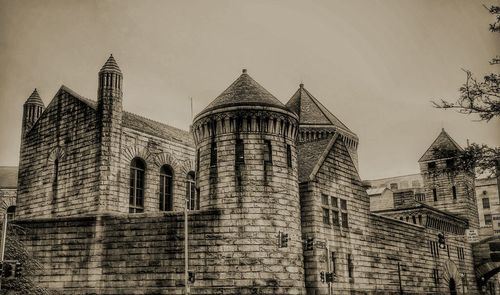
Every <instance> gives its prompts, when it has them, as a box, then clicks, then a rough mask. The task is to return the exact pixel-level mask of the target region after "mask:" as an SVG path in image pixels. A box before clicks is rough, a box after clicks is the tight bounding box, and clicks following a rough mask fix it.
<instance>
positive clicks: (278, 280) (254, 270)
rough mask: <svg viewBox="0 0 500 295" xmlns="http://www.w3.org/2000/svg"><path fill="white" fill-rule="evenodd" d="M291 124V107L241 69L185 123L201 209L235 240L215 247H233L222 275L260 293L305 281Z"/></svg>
mask: <svg viewBox="0 0 500 295" xmlns="http://www.w3.org/2000/svg"><path fill="white" fill-rule="evenodd" d="M297 130H298V117H297V115H296V114H294V113H293V112H291V111H290V110H288V109H287V108H286V106H285V105H283V104H282V103H281V102H280V101H279V100H278V99H276V98H275V97H274V96H273V95H272V94H270V93H269V92H268V91H267V90H265V89H264V88H263V87H262V86H260V85H259V84H258V83H257V82H255V80H253V79H252V78H251V77H250V76H249V75H248V74H247V73H246V70H243V73H242V74H241V76H240V77H239V78H238V79H237V80H236V81H235V82H234V83H233V84H231V86H229V88H227V89H226V90H225V91H224V92H223V93H222V94H221V95H219V96H218V97H217V98H216V99H215V100H214V101H213V102H212V103H210V104H209V105H208V107H207V108H205V109H204V110H203V111H202V112H201V113H200V114H198V115H197V116H196V117H195V119H194V122H193V126H192V131H193V134H194V138H195V143H196V148H197V181H198V182H197V183H198V188H199V193H200V203H201V209H214V210H219V211H220V212H221V213H220V214H221V217H220V219H221V220H220V223H221V224H220V228H226V229H227V230H228V231H229V233H227V235H228V236H230V238H231V240H233V241H234V245H236V246H235V247H224V246H214V247H215V248H217V249H214V251H216V252H217V253H221V255H226V254H227V255H233V257H235V259H230V260H227V261H225V262H224V263H226V264H227V269H228V270H229V272H228V273H227V274H226V276H228V277H229V278H231V277H234V279H238V280H248V282H245V283H243V282H242V284H241V285H245V286H252V285H253V286H255V287H256V288H258V289H259V292H260V293H259V294H270V293H273V292H278V293H279V294H291V293H290V292H292V290H293V292H292V293H294V294H295V293H296V292H299V293H301V292H302V291H303V288H304V286H303V285H302V282H303V275H304V274H303V258H302V257H303V256H302V238H301V231H300V201H299V191H298V181H297V153H296V137H297ZM226 252H227V253H226ZM250 264H251V265H252V267H247V266H248V265H250ZM271 269H272V271H271ZM255 278H260V280H258V281H255ZM277 288H278V289H277ZM277 290H278V291H277ZM298 290H299V291H298ZM242 292H243V291H242ZM273 294H275V293H273Z"/></svg>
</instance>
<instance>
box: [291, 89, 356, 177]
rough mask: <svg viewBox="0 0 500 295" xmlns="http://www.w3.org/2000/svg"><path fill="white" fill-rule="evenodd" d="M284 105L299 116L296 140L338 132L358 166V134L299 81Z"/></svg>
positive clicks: (307, 140)
mask: <svg viewBox="0 0 500 295" xmlns="http://www.w3.org/2000/svg"><path fill="white" fill-rule="evenodd" d="M286 106H287V107H288V108H289V109H290V110H292V111H293V112H294V113H295V114H297V115H298V116H299V133H298V141H299V142H300V143H304V142H312V141H318V140H322V139H325V138H328V137H331V136H333V134H338V135H339V137H340V139H342V141H343V142H344V143H345V146H346V147H347V150H348V151H349V154H350V156H351V158H352V159H353V161H354V165H356V168H357V167H358V143H359V139H358V136H357V135H356V134H355V133H354V132H352V131H351V130H350V129H349V128H348V127H347V126H346V125H345V124H344V123H342V121H340V120H339V119H338V118H337V117H336V116H335V115H333V114H332V113H331V112H330V111H329V110H328V109H327V108H326V107H325V106H324V105H323V104H322V103H321V102H320V101H319V100H318V99H316V98H315V97H314V96H313V95H312V94H311V93H310V92H309V91H308V90H307V89H306V88H305V87H304V84H303V83H300V85H299V89H297V91H296V92H295V93H294V94H293V96H292V97H291V98H290V100H289V101H288V102H287V103H286Z"/></svg>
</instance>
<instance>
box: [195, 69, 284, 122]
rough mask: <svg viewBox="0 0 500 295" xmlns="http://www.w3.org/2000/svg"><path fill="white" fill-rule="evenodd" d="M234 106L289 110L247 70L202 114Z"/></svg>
mask: <svg viewBox="0 0 500 295" xmlns="http://www.w3.org/2000/svg"><path fill="white" fill-rule="evenodd" d="M232 106H270V107H277V108H280V109H283V110H287V111H288V109H287V108H286V106H285V105H284V104H283V103H282V102H281V101H279V100H278V99H277V98H276V97H274V95H272V94H271V93H269V91H267V90H266V89H265V88H264V87H262V86H261V85H260V84H259V83H257V82H256V81H255V80H254V79H252V77H250V75H248V74H247V72H246V70H243V73H242V74H241V75H240V76H239V77H238V79H236V81H234V82H233V83H232V84H231V85H230V86H229V87H228V88H227V89H226V90H224V92H222V93H221V94H220V95H219V96H217V98H215V99H214V100H213V101H212V102H211V103H210V104H209V105H208V106H207V107H206V108H205V109H204V110H203V111H201V112H200V113H199V114H198V115H197V117H199V116H200V115H201V114H203V113H206V112H209V111H211V110H214V109H218V108H225V107H232Z"/></svg>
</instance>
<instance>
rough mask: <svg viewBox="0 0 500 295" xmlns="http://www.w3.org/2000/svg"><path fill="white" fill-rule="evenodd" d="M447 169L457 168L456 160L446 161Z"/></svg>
mask: <svg viewBox="0 0 500 295" xmlns="http://www.w3.org/2000/svg"><path fill="white" fill-rule="evenodd" d="M446 168H448V169H453V168H455V159H448V160H446Z"/></svg>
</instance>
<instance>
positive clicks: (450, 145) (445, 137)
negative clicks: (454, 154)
mask: <svg viewBox="0 0 500 295" xmlns="http://www.w3.org/2000/svg"><path fill="white" fill-rule="evenodd" d="M436 149H438V150H446V151H460V152H461V151H463V149H462V147H461V146H460V145H459V144H458V143H457V142H456V141H455V140H453V138H451V136H450V135H449V134H448V133H447V132H446V131H445V130H444V128H443V129H441V133H439V135H438V137H437V138H436V139H435V140H434V142H433V143H432V144H431V146H430V147H429V148H428V149H427V151H425V153H424V154H423V155H422V157H420V160H418V161H419V162H426V161H431V160H435V159H438V158H439V156H438V155H436V154H435V152H434V150H436Z"/></svg>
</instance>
